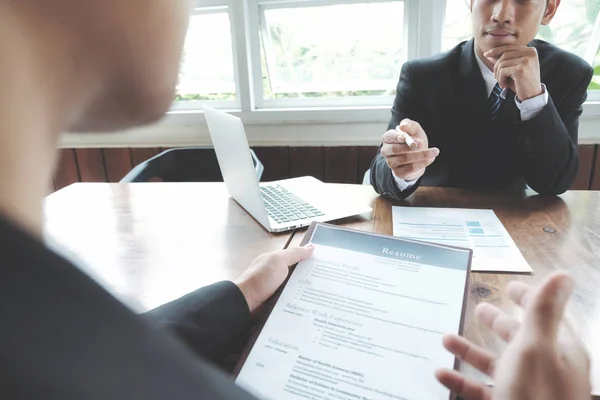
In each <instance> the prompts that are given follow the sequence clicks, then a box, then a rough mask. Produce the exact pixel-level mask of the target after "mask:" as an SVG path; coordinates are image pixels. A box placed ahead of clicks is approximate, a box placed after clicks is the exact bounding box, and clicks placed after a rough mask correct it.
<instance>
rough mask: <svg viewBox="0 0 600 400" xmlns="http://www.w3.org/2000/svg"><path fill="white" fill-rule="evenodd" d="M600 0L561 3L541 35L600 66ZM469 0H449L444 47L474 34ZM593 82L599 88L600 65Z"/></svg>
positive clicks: (453, 44) (540, 36) (593, 85)
mask: <svg viewBox="0 0 600 400" xmlns="http://www.w3.org/2000/svg"><path fill="white" fill-rule="evenodd" d="M599 10H600V0H569V1H563V2H561V4H560V6H559V8H558V11H557V12H556V15H555V17H554V19H553V20H552V22H551V23H550V25H547V26H542V27H541V29H540V31H539V33H538V36H537V37H538V38H539V39H542V40H545V41H548V42H550V43H553V44H555V45H557V46H558V47H560V48H562V49H564V50H568V51H570V52H573V53H575V54H577V55H578V56H580V57H582V58H583V59H585V60H586V61H588V62H589V63H590V64H592V65H593V66H594V67H598V66H600V56H598V55H597V54H598V48H599V46H600V21H599V16H600V14H599V12H598V11H599ZM470 14H471V13H470V0H447V3H446V18H445V23H444V35H443V39H442V50H449V49H450V48H452V47H454V46H456V45H457V44H458V43H459V42H461V41H463V40H467V39H469V38H471V36H472V28H471V15H470ZM596 69H597V70H598V71H597V73H598V74H597V75H596V76H595V77H594V80H593V81H592V83H591V84H590V89H591V90H596V89H600V68H596Z"/></svg>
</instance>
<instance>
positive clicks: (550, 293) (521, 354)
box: [436, 272, 591, 400]
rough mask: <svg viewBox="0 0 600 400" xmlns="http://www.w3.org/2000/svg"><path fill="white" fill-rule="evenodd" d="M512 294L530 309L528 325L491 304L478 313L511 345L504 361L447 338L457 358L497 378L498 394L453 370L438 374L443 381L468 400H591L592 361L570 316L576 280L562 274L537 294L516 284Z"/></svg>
mask: <svg viewBox="0 0 600 400" xmlns="http://www.w3.org/2000/svg"><path fill="white" fill-rule="evenodd" d="M507 290H508V295H509V297H510V298H511V299H512V300H513V301H514V302H515V303H517V304H518V305H520V306H521V307H522V308H523V309H524V319H523V322H522V323H520V322H518V321H517V320H516V319H515V318H513V317H512V316H509V315H507V314H505V313H503V312H502V311H500V309H498V308H496V307H495V306H492V305H490V304H487V303H482V304H480V305H479V306H478V307H477V309H476V311H475V314H476V316H477V319H478V320H479V321H480V322H481V323H483V325H484V326H486V327H488V328H489V329H492V330H493V331H494V332H495V333H496V334H498V335H499V336H500V337H501V338H502V339H504V340H505V341H506V342H508V346H507V347H506V349H505V350H504V352H503V353H502V354H501V355H500V356H495V355H493V354H491V353H490V352H488V351H487V350H484V349H482V348H480V347H478V346H476V345H474V344H473V343H470V342H469V341H467V340H466V339H464V338H462V337H460V336H457V335H447V336H445V337H444V346H445V347H446V349H448V350H449V351H450V352H451V353H452V354H454V355H455V356H456V357H457V358H459V359H461V360H463V361H465V362H467V363H469V364H471V365H472V366H473V367H475V368H477V369H478V370H480V371H481V372H483V373H485V374H487V375H489V376H491V377H493V379H494V388H493V389H492V388H490V387H487V386H485V385H484V384H482V383H480V382H476V381H473V380H471V379H469V378H467V377H464V376H462V375H461V374H460V373H458V372H456V371H450V370H440V371H438V372H437V374H436V375H437V378H438V380H439V381H440V382H441V383H442V384H444V385H445V386H446V387H448V388H449V389H450V390H451V391H452V392H454V393H456V394H459V395H460V396H462V398H463V399H464V400H492V399H494V400H496V399H506V400H537V399H539V400H559V399H562V400H566V399H570V400H580V399H581V400H583V399H586V400H589V399H590V397H591V396H590V393H591V386H590V360H589V358H588V355H587V352H586V350H585V348H584V346H583V344H582V342H581V339H580V337H579V335H578V334H577V333H576V332H575V330H574V329H573V327H572V326H571V325H569V323H568V322H567V320H566V319H565V316H564V313H565V307H566V305H567V302H568V300H569V296H570V295H571V292H572V291H573V280H572V278H571V277H570V276H569V275H566V274H564V273H562V272H556V273H554V274H552V275H550V276H549V277H547V278H546V279H545V280H544V282H543V283H542V284H541V285H540V286H539V287H537V288H532V287H529V286H527V285H526V284H524V283H521V282H518V281H515V282H511V283H510V284H509V285H508V287H507Z"/></svg>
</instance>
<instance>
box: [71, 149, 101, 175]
mask: <svg viewBox="0 0 600 400" xmlns="http://www.w3.org/2000/svg"><path fill="white" fill-rule="evenodd" d="M75 154H76V155H77V165H78V166H79V176H80V177H81V181H82V182H106V181H107V179H106V169H105V167H104V157H103V156H102V149H77V150H75Z"/></svg>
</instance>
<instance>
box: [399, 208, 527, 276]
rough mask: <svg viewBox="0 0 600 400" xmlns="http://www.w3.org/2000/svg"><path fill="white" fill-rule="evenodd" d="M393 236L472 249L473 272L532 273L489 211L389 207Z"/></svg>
mask: <svg viewBox="0 0 600 400" xmlns="http://www.w3.org/2000/svg"><path fill="white" fill-rule="evenodd" d="M392 215H393V223H394V236H396V237H401V238H409V239H415V240H423V241H427V242H433V243H441V244H448V245H452V246H459V247H467V248H470V249H472V250H473V265H472V267H471V269H472V270H473V271H496V272H532V271H533V270H532V269H531V267H530V266H529V264H528V263H527V261H526V260H525V258H524V257H523V255H522V254H521V252H520V251H519V249H518V247H517V246H516V245H515V242H514V241H513V240H512V238H511V237H510V235H509V234H508V231H507V230H506V229H505V228H504V225H502V222H500V220H499V219H498V217H497V216H496V214H495V213H494V211H492V210H472V209H458V208H426V207H392Z"/></svg>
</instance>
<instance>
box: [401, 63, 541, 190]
mask: <svg viewBox="0 0 600 400" xmlns="http://www.w3.org/2000/svg"><path fill="white" fill-rule="evenodd" d="M475 60H477V65H479V69H480V70H481V75H482V76H483V80H484V81H485V87H486V89H487V95H488V97H490V94H491V93H492V90H494V86H496V83H498V81H497V80H496V78H495V77H494V73H493V72H492V71H491V70H490V69H489V68H488V67H487V65H485V64H484V63H483V61H481V59H480V58H479V56H478V55H477V53H475ZM507 90H508V89H507V88H504V89H502V93H500V97H501V98H502V99H503V100H504V99H506V92H507ZM542 90H543V93H542V94H540V95H539V96H536V97H532V98H531V99H527V100H524V101H520V100H519V99H517V96H515V103H516V104H517V108H518V109H519V110H520V111H521V121H528V120H530V119H532V118H534V117H535V116H536V115H538V114H539V113H540V111H542V109H543V108H544V107H545V106H546V104H548V90H546V85H544V84H543V83H542ZM392 175H393V176H394V179H395V180H396V185H397V186H398V189H400V190H401V191H404V190H406V189H408V188H410V187H412V186H413V185H414V184H415V183H417V181H418V179H415V180H413V181H406V180H404V179H401V178H398V177H397V176H396V174H394V172H393V171H392Z"/></svg>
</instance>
